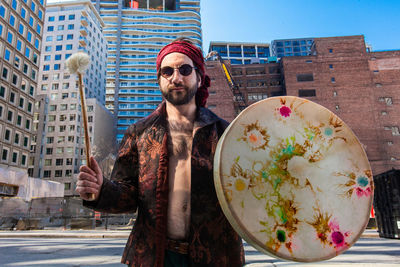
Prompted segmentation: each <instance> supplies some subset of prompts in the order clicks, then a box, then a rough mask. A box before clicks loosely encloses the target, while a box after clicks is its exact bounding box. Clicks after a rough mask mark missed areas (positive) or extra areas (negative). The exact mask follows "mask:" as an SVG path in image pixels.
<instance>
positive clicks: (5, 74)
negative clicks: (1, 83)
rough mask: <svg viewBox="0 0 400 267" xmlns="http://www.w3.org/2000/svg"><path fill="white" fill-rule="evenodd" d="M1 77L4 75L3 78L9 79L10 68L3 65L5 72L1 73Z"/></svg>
mask: <svg viewBox="0 0 400 267" xmlns="http://www.w3.org/2000/svg"><path fill="white" fill-rule="evenodd" d="M1 77H3V79H6V80H7V79H8V69H7V68H5V67H3V72H2V73H1Z"/></svg>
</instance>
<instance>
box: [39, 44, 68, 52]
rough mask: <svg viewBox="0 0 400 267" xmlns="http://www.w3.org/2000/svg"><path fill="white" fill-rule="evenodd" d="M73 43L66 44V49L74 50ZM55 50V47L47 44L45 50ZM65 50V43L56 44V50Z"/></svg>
mask: <svg viewBox="0 0 400 267" xmlns="http://www.w3.org/2000/svg"><path fill="white" fill-rule="evenodd" d="M72 48H73V44H66V45H65V50H72ZM52 50H53V47H52V46H51V45H46V46H45V47H44V51H45V52H51V51H52ZM62 50H63V45H56V46H55V51H62Z"/></svg>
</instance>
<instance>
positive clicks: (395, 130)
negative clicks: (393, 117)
mask: <svg viewBox="0 0 400 267" xmlns="http://www.w3.org/2000/svg"><path fill="white" fill-rule="evenodd" d="M392 135H400V131H399V127H397V126H392Z"/></svg>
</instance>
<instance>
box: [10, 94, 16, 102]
mask: <svg viewBox="0 0 400 267" xmlns="http://www.w3.org/2000/svg"><path fill="white" fill-rule="evenodd" d="M10 102H11V103H15V93H14V92H11V93H10Z"/></svg>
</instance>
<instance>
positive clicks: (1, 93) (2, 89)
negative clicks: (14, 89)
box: [0, 86, 6, 98]
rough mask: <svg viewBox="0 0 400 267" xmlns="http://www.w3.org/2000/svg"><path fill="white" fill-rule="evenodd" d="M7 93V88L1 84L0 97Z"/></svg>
mask: <svg viewBox="0 0 400 267" xmlns="http://www.w3.org/2000/svg"><path fill="white" fill-rule="evenodd" d="M5 95H6V88H5V87H4V86H0V97H2V98H4V97H5Z"/></svg>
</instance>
